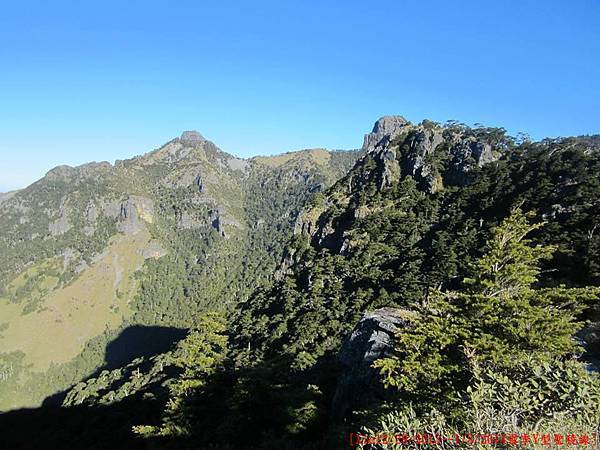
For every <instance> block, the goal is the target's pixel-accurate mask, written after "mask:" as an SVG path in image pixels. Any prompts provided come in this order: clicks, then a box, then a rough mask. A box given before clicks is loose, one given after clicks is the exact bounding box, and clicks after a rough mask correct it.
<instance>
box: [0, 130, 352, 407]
mask: <svg viewBox="0 0 600 450" xmlns="http://www.w3.org/2000/svg"><path fill="white" fill-rule="evenodd" d="M356 157H357V152H328V151H325V150H306V151H300V152H292V153H289V154H286V155H282V156H278V157H264V158H262V157H261V158H256V159H252V160H242V159H238V158H235V157H233V156H231V155H228V154H227V153H224V152H222V151H221V150H219V149H218V148H217V147H216V146H215V145H214V144H212V143H211V142H209V141H206V140H204V139H203V138H202V137H201V136H200V135H199V134H197V133H195V132H186V133H184V135H183V136H182V137H181V138H177V139H175V140H173V141H171V142H169V143H167V144H166V145H164V146H162V147H161V148H159V149H157V150H155V151H153V152H150V153H148V154H146V155H143V156H139V157H136V158H133V159H131V160H126V161H117V162H116V163H115V165H111V164H109V163H93V164H88V165H85V166H81V167H76V168H72V167H66V166H64V167H58V168H55V169H53V170H52V171H50V172H49V173H48V175H46V177H44V178H43V179H41V180H40V181H38V182H36V183H34V184H33V185H31V186H29V187H28V188H26V189H24V190H22V191H18V192H16V193H13V194H11V195H10V196H7V197H5V198H3V200H2V202H1V203H0V227H1V229H2V232H1V233H0V325H1V329H2V332H0V373H2V374H3V376H2V379H1V380H0V409H9V408H15V407H20V406H25V405H28V406H32V405H37V404H40V402H41V401H42V400H43V399H44V398H45V397H46V396H48V395H50V394H54V393H56V392H58V391H60V390H62V389H65V388H67V387H69V386H71V385H72V384H75V383H77V382H78V381H80V380H81V379H83V378H85V377H86V376H89V375H90V374H92V373H93V372H94V371H95V370H96V369H98V368H100V367H102V366H105V367H107V368H115V367H114V366H115V364H123V363H126V362H127V361H128V360H127V358H128V357H129V358H130V359H131V358H133V357H135V356H140V355H136V354H135V353H131V354H130V355H126V352H122V353H123V354H122V355H121V354H120V357H119V358H113V357H111V356H110V355H107V354H106V352H107V350H106V348H107V345H108V344H109V343H110V342H111V341H114V340H118V339H119V337H120V336H121V334H122V333H123V331H124V330H127V329H128V328H130V327H136V326H137V327H140V326H145V327H147V328H148V330H146V331H150V328H149V327H162V328H163V332H164V334H163V336H164V339H165V340H166V341H169V342H172V340H173V339H175V338H176V337H177V336H179V335H180V334H181V333H180V331H178V330H184V329H186V328H188V327H189V326H191V325H192V324H193V322H194V317H195V315H196V314H197V313H199V312H201V311H204V310H207V309H219V310H224V311H227V310H231V309H232V308H233V307H234V306H235V304H236V303H237V302H239V301H241V300H243V299H244V298H246V297H247V295H248V294H249V293H250V292H251V291H252V290H253V289H254V288H255V287H256V286H259V285H261V284H262V283H264V282H266V281H267V280H268V279H269V278H270V276H271V274H272V272H273V270H274V268H275V265H276V263H277V261H278V260H279V259H280V258H281V252H282V248H283V243H284V242H285V240H286V239H287V237H288V236H289V235H290V234H291V231H292V225H293V223H294V219H295V217H296V215H297V213H298V211H299V210H300V208H301V207H302V206H303V204H304V203H305V201H306V199H307V198H308V197H309V196H310V195H312V193H313V192H315V191H318V190H321V189H323V188H324V187H326V186H328V185H330V184H331V183H333V182H334V181H335V180H336V179H337V178H338V177H339V176H341V175H342V174H343V173H344V172H345V171H346V170H347V169H348V168H349V167H350V166H351V164H352V163H353V161H354V160H355V159H356ZM168 329H170V330H171V331H172V336H173V337H172V338H171V339H169V333H168V332H167V331H166V330H168ZM140 333H141V334H140V336H142V335H143V333H144V332H142V331H141V332H140ZM125 336H126V337H128V336H129V335H125ZM135 336H137V335H135ZM140 339H144V338H143V337H140ZM122 340H123V337H122V336H121V341H122ZM121 341H118V342H121ZM121 345H124V346H126V343H124V342H121ZM159 347H160V346H159ZM163 347H164V345H163ZM163 347H160V348H163ZM142 353H144V354H148V353H151V349H150V350H148V351H142Z"/></svg>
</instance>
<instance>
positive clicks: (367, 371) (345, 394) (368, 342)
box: [332, 308, 410, 421]
mask: <svg viewBox="0 0 600 450" xmlns="http://www.w3.org/2000/svg"><path fill="white" fill-rule="evenodd" d="M408 314H410V313H409V312H407V311H405V310H402V309H397V308H381V309H377V310H375V311H373V312H368V313H365V315H364V316H363V318H362V319H361V320H360V321H359V322H358V323H357V324H356V326H355V327H354V330H352V333H351V334H350V336H349V337H348V339H347V340H346V341H345V342H344V344H343V345H342V347H341V349H340V351H339V353H338V360H339V362H340V364H341V365H342V375H341V376H340V378H339V381H338V385H337V388H336V391H335V396H334V399H333V405H332V417H333V419H334V420H336V421H339V420H341V419H343V418H344V417H345V416H346V415H347V414H348V413H350V412H351V411H353V410H355V409H357V408H360V407H361V406H364V405H365V402H366V401H367V399H369V400H373V399H378V398H379V399H381V398H383V397H384V392H383V389H382V386H383V385H382V383H381V379H380V375H379V372H378V371H377V370H376V369H374V368H373V367H372V365H373V363H374V362H375V360H377V359H379V358H382V357H385V356H387V355H389V354H390V352H391V350H392V348H393V342H394V334H395V332H396V330H398V328H400V327H403V326H405V325H406V323H407V322H406V318H407V316H408Z"/></svg>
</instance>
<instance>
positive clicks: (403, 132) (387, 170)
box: [283, 116, 507, 272]
mask: <svg viewBox="0 0 600 450" xmlns="http://www.w3.org/2000/svg"><path fill="white" fill-rule="evenodd" d="M506 145H507V144H506V142H504V141H502V140H501V139H496V138H495V135H494V133H493V132H492V129H471V128H468V127H465V126H460V125H450V126H444V127H442V126H440V125H438V124H436V123H434V122H429V121H423V122H422V123H420V124H418V125H414V124H411V123H410V122H408V121H407V120H406V119H404V118H403V117H401V116H386V117H382V118H380V119H379V120H377V121H376V122H375V125H374V126H373V130H372V132H371V133H369V134H367V135H365V137H364V143H363V148H362V151H363V152H364V156H362V157H361V158H360V159H359V160H358V161H357V162H356V164H355V165H354V167H353V168H352V169H351V170H350V172H349V173H348V174H347V175H346V176H345V177H344V178H342V179H341V180H340V181H338V182H337V183H336V184H335V186H333V187H332V188H331V189H330V190H329V191H328V192H327V193H326V195H325V197H324V198H322V199H321V200H320V201H319V202H318V203H317V204H315V205H314V206H312V207H310V208H308V209H307V210H305V211H304V212H303V213H302V214H301V215H300V216H299V217H298V219H297V220H296V224H295V227H294V230H295V233H296V234H299V235H304V236H306V237H308V239H309V240H310V241H311V242H313V243H315V244H317V246H322V247H326V248H330V249H333V250H335V251H338V252H342V253H343V252H344V251H345V250H347V249H348V245H349V242H348V241H347V240H346V239H345V237H344V231H345V229H347V228H349V227H350V226H351V224H352V223H354V221H356V220H357V219H361V218H364V217H365V216H366V215H368V214H369V211H368V209H367V208H365V207H364V206H363V205H362V203H364V202H363V201H362V200H361V198H364V197H365V196H367V195H369V196H370V195H373V194H374V193H375V192H377V191H384V190H387V189H391V188H393V186H394V185H395V184H397V183H398V182H400V181H401V180H403V179H405V178H407V177H410V178H412V179H414V180H415V181H416V183H417V185H418V186H419V189H421V190H422V191H423V192H427V193H428V194H430V195H435V194H436V193H439V192H441V191H443V190H444V189H445V188H447V187H450V186H465V185H468V184H469V183H470V182H471V181H472V180H473V178H474V176H475V174H476V172H477V170H479V169H480V168H482V167H483V166H485V165H487V164H490V163H492V162H494V161H496V160H497V159H498V158H499V156H500V155H501V153H502V151H504V149H505V148H506ZM367 191H368V194H366V192H367ZM332 206H335V207H336V208H338V209H341V210H345V211H346V213H345V214H344V217H345V222H344V223H336V224H334V223H332V220H331V219H332V218H331V217H328V216H327V215H322V213H323V212H324V211H326V210H327V209H328V208H331V207H332ZM293 264H294V256H293V255H292V254H290V253H288V254H286V258H285V260H284V264H283V271H284V272H285V271H286V270H287V269H288V268H289V267H291V266H292V265H293Z"/></svg>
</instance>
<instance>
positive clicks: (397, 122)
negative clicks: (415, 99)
mask: <svg viewBox="0 0 600 450" xmlns="http://www.w3.org/2000/svg"><path fill="white" fill-rule="evenodd" d="M409 123H410V122H408V120H406V119H405V118H404V117H402V116H384V117H381V118H380V119H379V120H377V122H375V125H374V126H373V131H371V132H370V133H369V134H366V135H365V138H364V141H363V146H362V149H363V151H365V152H371V151H373V150H375V149H376V148H377V147H378V146H384V145H385V144H387V143H388V142H390V141H391V140H392V139H394V138H395V137H396V136H397V135H398V134H399V133H400V131H402V129H403V128H404V127H405V126H406V125H408V124H409Z"/></svg>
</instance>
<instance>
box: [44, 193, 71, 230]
mask: <svg viewBox="0 0 600 450" xmlns="http://www.w3.org/2000/svg"><path fill="white" fill-rule="evenodd" d="M66 203H67V199H66V197H63V199H62V200H61V202H60V207H59V210H58V213H59V215H60V216H59V218H58V219H56V220H55V221H54V222H52V223H50V224H49V225H48V231H49V232H50V234H51V235H52V236H60V235H62V234H65V233H66V232H67V231H69V230H70V229H71V224H70V222H69V216H68V212H67V205H66Z"/></svg>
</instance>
